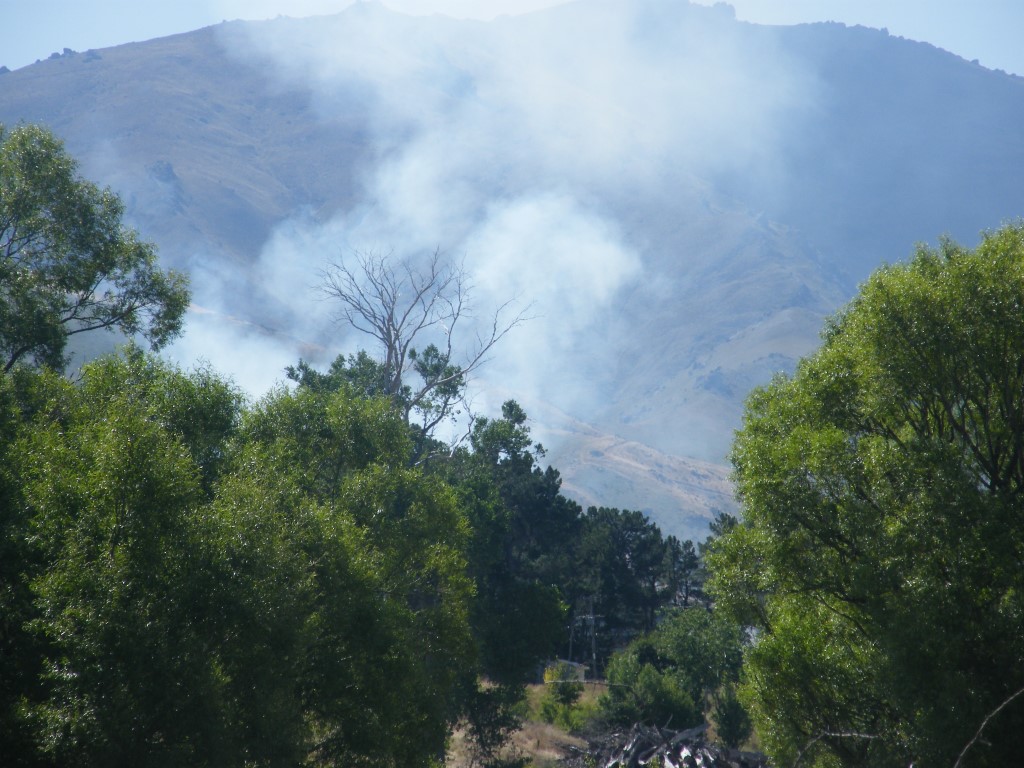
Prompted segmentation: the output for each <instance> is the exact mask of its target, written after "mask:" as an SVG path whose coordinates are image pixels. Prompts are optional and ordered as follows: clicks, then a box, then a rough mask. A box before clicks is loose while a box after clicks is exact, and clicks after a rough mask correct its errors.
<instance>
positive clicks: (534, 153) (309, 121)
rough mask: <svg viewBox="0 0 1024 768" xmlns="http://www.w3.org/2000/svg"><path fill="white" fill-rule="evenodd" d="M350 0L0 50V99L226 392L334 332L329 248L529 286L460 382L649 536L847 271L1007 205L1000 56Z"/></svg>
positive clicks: (1013, 90) (1010, 85)
mask: <svg viewBox="0 0 1024 768" xmlns="http://www.w3.org/2000/svg"><path fill="white" fill-rule="evenodd" d="M368 5H369V4H367V5H359V6H353V7H352V8H350V9H348V10H347V11H345V12H342V13H341V14H335V15H332V16H328V17H320V18H316V19H312V20H310V19H287V18H285V19H278V20H273V21H266V22H225V23H223V24H219V25H214V26H211V27H206V28H203V29H201V30H197V31H195V32H190V33H183V34H180V35H174V36H170V37H167V38H159V39H157V40H153V41H148V42H145V43H132V44H126V45H123V46H117V47H115V48H108V49H102V50H98V51H90V52H85V53H78V54H68V55H65V56H61V57H58V58H57V59H50V60H43V61H41V62H39V63H38V64H35V65H30V66H29V67H24V68H21V69H18V70H15V71H11V72H7V73H5V74H3V75H2V76H0V121H2V122H5V123H7V124H9V125H12V124H16V123H17V122H20V121H28V122H41V123H43V124H46V125H47V126H48V127H50V128H51V129H53V130H54V131H55V132H56V133H57V134H58V135H60V136H62V137H63V138H64V139H65V140H66V142H67V146H68V148H69V150H70V151H71V152H72V154H74V155H75V156H77V157H78V158H79V159H80V161H81V165H82V171H83V173H84V174H85V175H86V176H88V177H89V178H92V179H96V180H98V181H100V182H102V183H105V184H110V185H111V186H112V187H113V188H114V189H115V190H116V191H118V192H119V193H120V194H121V195H122V196H123V197H124V199H125V200H126V203H127V205H128V213H129V220H130V221H131V223H132V224H133V226H136V227H137V228H138V229H139V230H140V232H141V234H142V236H143V237H144V238H146V239H151V240H153V241H155V242H156V243H157V244H158V246H159V249H160V253H161V257H162V259H163V261H164V262H165V263H166V264H167V265H169V266H174V267H178V268H183V269H187V270H188V271H190V273H192V274H193V281H194V286H195V288H196V297H195V300H196V304H197V307H199V308H202V310H203V311H202V312H198V311H197V312H194V313H193V314H192V316H191V320H190V326H189V327H190V330H189V331H188V332H187V336H186V345H185V346H183V347H181V348H180V349H179V351H178V353H177V354H179V355H181V356H182V357H183V358H184V359H186V360H189V359H194V358H195V356H196V352H197V350H198V351H199V353H200V354H202V355H204V356H206V357H208V358H209V359H211V361H212V362H213V363H214V365H215V366H216V365H217V364H218V362H222V363H223V364H229V365H228V368H229V370H234V371H238V372H240V373H236V375H239V376H241V377H243V378H246V383H247V384H248V385H249V386H254V387H255V388H256V389H257V390H259V388H260V387H265V386H266V385H267V382H268V381H269V380H272V379H273V378H277V379H280V378H282V377H283V374H282V370H283V366H284V364H287V363H293V362H295V360H296V359H297V358H298V357H299V356H300V355H302V356H307V355H309V356H313V357H314V358H315V359H313V360H312V362H314V363H317V364H322V365H325V364H326V363H327V362H328V361H329V359H330V358H331V357H333V356H334V355H335V354H337V353H338V352H344V351H350V350H351V349H352V348H353V345H357V344H358V343H359V342H358V340H357V339H355V338H353V337H351V336H346V335H345V334H344V333H343V331H342V329H340V328H338V327H337V326H336V325H334V324H333V322H332V316H331V312H330V308H329V307H328V306H326V305H324V304H323V303H322V302H315V301H311V300H310V299H311V298H312V297H313V296H315V283H316V274H317V270H318V269H319V268H322V266H323V264H324V262H325V260H329V259H338V258H342V257H343V255H344V254H345V253H346V252H349V251H350V250H352V249H366V250H380V251H387V250H390V249H394V250H395V251H396V252H397V253H400V254H401V253H407V252H409V253H411V252H415V251H416V249H418V248H419V249H423V250H428V251H429V250H433V249H434V248H437V247H440V248H441V249H442V250H445V251H447V252H450V253H452V254H453V256H456V257H461V258H464V259H465V262H466V265H467V268H469V269H470V270H471V271H472V272H473V275H474V277H475V278H476V280H475V282H476V283H477V286H478V288H479V295H478V298H479V299H480V301H481V303H482V304H483V305H484V306H485V307H486V305H487V303H488V302H490V301H499V300H501V299H503V298H507V295H508V292H511V293H513V294H518V295H522V296H524V297H526V296H527V295H528V296H529V297H530V298H533V299H534V300H535V301H537V302H538V303H539V307H538V311H537V312H536V314H537V315H538V319H537V320H535V321H533V322H531V323H529V324H526V325H525V326H524V327H522V328H518V329H516V332H515V334H513V335H511V336H510V338H509V340H508V344H507V345H506V346H505V347H503V348H502V349H500V350H499V351H498V354H497V355H496V357H495V359H494V360H493V361H492V364H491V365H492V367H491V369H489V370H488V372H487V375H488V377H489V379H490V382H487V381H482V382H481V386H482V387H483V388H484V391H485V397H484V401H485V403H484V404H485V406H486V408H488V409H493V408H494V407H495V405H496V402H494V401H493V395H489V396H488V395H486V392H487V391H488V387H490V391H492V392H493V391H497V389H501V390H502V391H511V392H512V393H513V395H514V396H515V397H516V398H517V399H519V400H520V401H521V402H522V403H523V405H524V407H526V409H527V412H528V413H530V414H535V413H536V414H545V415H544V416H543V417H537V418H535V419H534V423H535V425H536V426H535V431H536V432H537V434H538V437H539V438H540V439H542V440H543V442H545V443H546V444H548V445H549V446H550V448H551V451H550V454H549V458H550V460H551V461H552V463H553V464H554V465H555V466H556V467H557V468H559V469H560V470H561V471H562V474H563V477H564V479H565V487H566V489H567V492H571V493H573V494H574V495H575V496H577V497H578V498H580V499H581V500H583V501H585V502H586V503H600V504H604V505H606V506H620V507H622V506H625V507H630V508H640V509H643V510H645V511H647V512H648V513H649V514H651V515H652V517H654V519H656V520H657V521H658V522H659V523H660V524H661V525H662V527H663V528H664V529H665V530H666V532H669V533H675V534H677V535H683V536H685V537H687V538H701V537H702V535H703V534H702V532H701V521H702V520H703V521H706V520H707V519H708V518H709V517H710V515H711V514H713V510H717V509H721V508H722V507H723V505H727V503H728V501H729V500H728V498H727V494H725V492H724V491H723V490H722V489H723V487H724V486H723V485H722V484H723V483H724V482H726V480H725V478H726V477H727V474H728V472H727V470H726V468H725V467H724V466H723V463H722V462H723V460H724V457H725V455H726V452H727V450H728V444H729V441H730V440H731V434H732V430H733V429H735V428H737V427H738V425H739V414H740V412H741V407H742V402H743V399H744V398H745V396H746V393H747V392H748V391H749V390H750V389H751V388H752V387H754V386H757V385H759V384H762V383H765V382H767V381H768V380H769V379H770V378H771V376H773V375H774V374H776V373H778V372H785V371H788V370H791V369H792V367H793V365H794V364H795V361H796V360H797V359H799V357H801V356H802V355H805V354H807V353H809V352H811V351H812V350H813V349H814V348H815V347H816V345H817V340H818V332H819V329H820V328H821V325H822V322H823V320H824V318H825V317H827V316H828V315H829V314H831V313H832V312H834V311H836V310H837V309H838V308H839V307H841V306H842V304H843V303H844V302H845V301H847V300H848V299H849V298H850V297H851V296H852V295H853V293H854V290H855V288H856V285H857V283H858V282H859V281H860V280H863V279H864V277H866V275H867V274H868V272H870V271H871V269H873V268H874V267H876V266H878V265H879V264H881V263H883V262H886V261H896V260H899V259H902V258H905V257H907V256H909V255H910V253H911V252H912V249H913V245H914V243H915V242H917V241H920V240H934V238H937V237H938V236H939V235H941V234H944V233H948V234H951V235H952V236H953V237H955V238H957V239H960V240H962V241H964V242H965V244H972V243H973V242H974V240H975V239H976V237H977V234H978V232H980V231H981V230H983V229H989V228H994V227H996V226H998V225H999V224H1001V223H1002V222H1003V221H1006V220H1008V219H1012V218H1015V217H1017V216H1019V215H1020V214H1021V212H1022V211H1024V188H1021V187H1020V185H1019V184H1018V183H1017V178H1018V176H1019V169H1020V168H1021V167H1022V166H1024V137H1022V136H1021V134H1020V132H1019V131H1014V130H1013V126H1015V125H1020V124H1022V123H1024V80H1022V79H1021V78H1017V77H1014V76H1010V75H1005V74H1000V73H997V72H993V71H991V70H986V69H984V68H983V67H980V66H978V65H976V64H972V63H970V62H966V61H964V60H962V59H960V58H959V57H956V56H955V55H954V54H950V53H948V52H945V51H942V50H941V49H938V48H935V47H934V46H931V45H929V44H927V43H917V42H914V41H909V40H903V39H902V38H895V37H891V36H889V35H888V34H887V33H885V32H884V31H881V30H872V29H868V28H862V27H847V26H845V25H838V24H812V25H798V26H794V27H764V26H760V25H756V24H750V23H747V22H738V21H736V20H735V19H734V18H733V17H732V16H731V15H730V14H729V13H728V12H727V11H726V10H725V9H721V8H720V9H717V10H716V9H714V8H706V7H703V6H691V5H689V4H683V3H669V2H661V1H658V2H650V3H644V4H642V7H638V6H637V5H636V4H625V3H621V2H601V3H593V2H590V3H587V2H578V3H570V4H566V5H564V6H560V7H558V8H556V9H550V10H548V11H539V12H536V13H533V14H528V15H526V16H521V17H503V18H499V19H496V20H495V21H493V22H463V21H458V20H454V19H449V18H446V17H439V16H436V17H409V16H404V15H402V14H398V13H396V12H393V11H390V10H388V9H386V8H383V7H380V8H377V9H376V10H375V9H373V8H370V7H368ZM584 28H585V29H589V30H591V32H592V37H591V38H589V39H582V40H581V39H579V34H578V32H579V30H580V29H584ZM570 31H573V32H572V35H576V36H575V37H573V36H572V35H570ZM502 291H506V293H505V294H504V295H503V294H502ZM217 318H223V319H222V320H218V319H217ZM231 318H234V319H235V320H230V319H231ZM235 321H237V322H235ZM259 327H263V328H270V329H274V332H273V333H272V334H270V335H269V336H268V335H267V334H264V333H263V332H260V331H258V330H255V329H257V328H259ZM245 328H248V329H249V330H240V329H245ZM288 338H292V339H304V340H306V343H305V344H304V345H301V344H300V343H299V342H297V341H289V340H287V339H288ZM317 350H323V351H322V353H321V355H320V357H318V358H317V357H316V353H317ZM258 364H262V365H263V366H264V367H268V368H273V367H274V366H276V370H275V371H274V372H273V374H272V375H270V374H267V373H266V372H263V373H262V374H260V373H256V372H255V369H256V368H257V365H258ZM232 366H234V367H232ZM249 376H253V377H254V378H253V379H252V381H253V382H256V384H250V383H249V381H248V377H249ZM495 382H501V387H498V388H495ZM556 414H563V416H557V415H556ZM645 452H646V453H645ZM599 454H600V455H599ZM641 455H642V456H645V457H646V458H644V461H648V462H650V463H651V464H652V465H653V466H659V465H660V466H661V467H662V468H663V470H662V478H661V479H659V478H656V477H654V474H655V473H654V472H652V471H645V470H644V469H643V468H642V467H641V466H639V464H638V463H637V462H636V461H635V459H636V457H637V456H641ZM709 467H717V470H716V471H715V472H711V471H710V469H708V468H709ZM649 469H650V468H648V470H649ZM673 477H674V478H675V479H672V478H673ZM701 477H703V478H704V479H703V480H700V482H703V483H704V485H703V486H700V487H701V488H702V490H700V491H699V492H697V493H690V491H689V490H686V491H684V490H681V489H685V488H689V486H688V485H687V483H690V482H691V479H692V478H698V479H699V478H701ZM688 493H689V494H690V495H689V496H688V495H687V494H688ZM732 508H734V507H732Z"/></svg>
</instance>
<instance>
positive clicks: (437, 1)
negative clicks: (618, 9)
mask: <svg viewBox="0 0 1024 768" xmlns="http://www.w3.org/2000/svg"><path fill="white" fill-rule="evenodd" d="M565 1H566V0H384V4H385V5H387V6H389V7H391V8H394V9H396V10H401V11H404V12H408V13H417V14H423V13H431V12H438V13H445V14H448V15H451V16H460V17H475V18H491V17H494V16H495V15H498V14H503V13H509V14H515V13H523V12H527V11H531V10H535V9H537V8H541V7H544V6H549V5H557V4H560V2H565ZM583 1H584V2H586V0H583ZM682 1H683V0H680V2H682ZM351 2H352V0H173V1H172V0H0V26H2V28H3V30H4V36H3V43H2V45H0V65H6V66H8V67H10V68H11V69H16V68H18V67H23V66H25V65H27V64H31V63H32V62H34V61H35V60H36V59H42V58H46V57H47V56H48V55H49V54H50V53H52V52H54V51H60V50H62V49H63V48H65V47H66V48H71V49H73V50H76V51H84V50H88V49H90V48H106V47H109V46H113V45H118V44H120V43H127V42H133V41H139V40H148V39H151V38H154V37H163V36H165V35H170V34H175V33H177V32H187V31H189V30H192V29H198V28H199V27H204V26H207V25H210V24H216V23H219V22H220V21H223V20H226V19H236V18H246V19H259V18H272V17H274V16H277V15H287V16H308V15H313V14H318V13H332V12H335V11H338V10H341V9H342V8H345V7H346V6H348V5H350V4H351ZM702 4H704V5H711V4H713V2H712V0H703V1H702ZM730 4H731V5H732V6H733V7H734V8H735V9H736V14H737V17H738V18H740V19H744V20H747V21H754V22H758V23H762V24H795V23H799V22H806V21H842V22H844V23H846V24H851V25H852V24H863V25H865V26H871V27H886V28H888V30H889V32H890V33H891V34H893V35H901V36H903V37H908V38H911V39H914V40H924V41H926V42H929V43H933V44H935V45H937V46H939V47H941V48H945V49H946V50H948V51H952V52H953V53H955V54H957V55H959V56H962V57H964V58H965V59H978V60H979V61H980V62H981V63H982V64H983V65H985V66H987V67H990V68H992V69H1003V70H1006V71H1007V72H1012V73H1014V74H1024V46H1021V45H1020V34H1021V31H1022V30H1024V2H1021V0H733V1H732V2H731V3H730Z"/></svg>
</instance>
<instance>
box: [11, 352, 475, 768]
mask: <svg viewBox="0 0 1024 768" xmlns="http://www.w3.org/2000/svg"><path fill="white" fill-rule="evenodd" d="M0 406H2V408H0V437H2V438H3V439H2V441H0V453H2V455H3V456H4V458H5V461H4V463H3V465H2V471H0V493H2V494H3V501H4V502H5V504H4V507H3V517H2V518H0V525H2V526H3V532H4V534H5V538H4V539H3V541H2V542H0V547H3V554H4V555H5V557H4V559H3V561H2V562H0V575H2V576H3V579H4V581H3V590H2V591H0V600H2V601H3V607H4V613H3V620H2V621H3V624H2V625H0V626H2V628H3V634H2V635H0V643H2V644H3V650H4V655H3V657H2V659H0V667H2V670H3V678H2V684H0V707H2V709H0V724H2V725H3V729H2V735H0V742H2V744H3V746H4V748H5V750H9V751H8V752H5V754H13V755H18V759H19V760H20V761H21V763H20V764H24V765H36V764H40V765H47V764H55V765H72V766H73V765H81V766H92V765H104V766H105V765H133V766H134V765H139V766H147V765H160V766H164V765H190V766H191V765H195V766H203V765H210V766H232V765H237V766H241V765H296V764H300V763H303V762H305V761H309V760H312V761H315V762H316V763H317V764H319V765H384V766H387V765H393V766H415V765H429V764H430V763H431V762H432V760H433V759H434V757H435V756H436V755H438V754H440V753H441V751H442V750H443V747H444V743H445V739H446V737H447V734H448V731H449V729H450V727H451V726H452V724H453V723H454V721H455V720H456V718H457V717H458V716H459V714H460V712H461V711H462V710H463V703H462V702H463V696H464V693H463V676H462V673H463V670H465V669H467V668H470V667H471V661H472V652H473V648H472V643H471V639H470V635H469V623H468V615H469V599H470V594H471V584H470V581H469V580H468V579H467V578H466V575H465V570H466V563H465V559H464V550H465V546H466V537H467V530H466V525H465V520H464V519H463V517H462V515H461V514H460V512H459V510H458V508H457V505H456V500H455V496H454V494H453V493H452V491H451V489H449V488H448V487H447V486H445V485H444V484H443V483H441V482H440V480H438V479H437V478H429V477H424V476H423V475H422V474H420V473H419V472H417V471H415V470H411V469H408V468H406V465H407V463H408V455H409V452H410V451H411V444H410V441H409V437H408V433H407V430H406V427H405V425H404V423H403V422H402V420H401V419H400V418H399V417H397V416H396V415H395V414H394V412H393V410H392V409H391V407H390V406H389V404H388V403H387V402H386V401H378V400H372V399H353V398H351V397H350V396H349V395H347V394H345V393H334V394H331V395H317V394H314V393H312V392H309V391H303V392H300V393H298V394H295V395H292V394H289V393H286V392H283V391H282V392H278V393H275V394H273V395H271V396H270V397H268V398H267V399H266V400H265V401H264V402H263V403H261V404H260V405H259V406H257V407H255V408H253V409H250V410H249V411H247V412H246V411H243V410H242V403H241V400H240V398H239V396H238V395H237V393H236V392H235V391H234V390H233V389H232V388H231V387H230V386H229V385H226V384H224V383H223V382H221V381H219V380H218V379H216V377H214V376H213V375H212V374H210V373H209V371H206V370H200V371H198V372H195V373H192V374H184V373H182V372H180V371H178V370H176V369H174V368H171V367H169V366H167V365H165V364H162V363H160V362H158V361H156V360H154V359H152V358H149V357H147V356H145V355H143V354H142V353H140V352H138V351H137V350H130V351H129V352H128V354H127V357H123V358H110V359H104V360H100V361H98V362H96V363H94V364H91V365H88V366H86V367H85V368H84V369H83V371H82V379H81V382H80V383H79V384H78V386H73V385H71V384H69V383H67V382H65V381H63V380H61V379H59V378H57V377H56V376H54V375H51V374H32V373H29V372H28V371H25V370H22V371H19V372H18V373H17V374H16V376H14V377H5V378H4V379H3V380H2V383H0Z"/></svg>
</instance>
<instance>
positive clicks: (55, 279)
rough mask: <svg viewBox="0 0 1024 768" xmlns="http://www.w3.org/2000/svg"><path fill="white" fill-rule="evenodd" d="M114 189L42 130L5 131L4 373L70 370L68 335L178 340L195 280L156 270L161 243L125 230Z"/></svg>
mask: <svg viewBox="0 0 1024 768" xmlns="http://www.w3.org/2000/svg"><path fill="white" fill-rule="evenodd" d="M123 215H124V206H123V204H122V203H121V200H120V199H119V198H118V197H117V195H115V194H114V193H113V192H111V191H110V190H101V189H99V188H97V187H96V186H95V185H93V184H91V183H89V182H88V181H85V180H83V179H81V178H79V177H78V176H77V173H76V164H75V161H74V160H73V159H72V158H71V157H69V156H68V155H67V153H66V152H65V150H64V146H63V145H62V144H61V142H60V141H59V140H58V139H56V138H55V137H54V136H53V135H52V134H51V133H49V132H48V131H47V130H45V129H44V128H40V127H38V126H32V125H26V126H19V127H18V128H15V129H14V130H12V131H6V130H5V129H4V127H3V126H2V125H0V287H2V290H0V367H2V369H3V371H4V372H7V371H10V370H11V368H12V367H13V366H14V365H15V364H16V363H19V362H24V363H28V362H31V363H33V364H35V365H48V366H51V367H53V368H55V369H61V368H63V366H64V363H65V356H64V350H65V346H66V343H67V339H68V337H69V336H71V335H74V334H78V333H83V332H86V331H90V330H96V329H103V328H105V329H109V330H115V329H116V330H120V331H122V332H123V333H125V334H127V335H128V336H132V335H135V334H140V335H141V336H143V337H144V338H146V339H147V340H148V341H149V342H150V343H151V344H152V346H153V347H154V348H159V347H160V346H162V345H163V344H165V343H166V342H167V341H169V340H170V339H172V338H173V337H175V336H176V335H178V333H179V332H180V330H181V321H182V317H183V315H184V313H185V309H186V308H187V306H188V289H187V280H186V279H185V277H184V276H183V275H181V274H178V273H176V272H163V271H161V270H160V269H159V268H158V266H157V261H156V254H155V252H154V250H153V247H152V246H151V245H149V244H147V243H143V242H140V241H139V240H138V239H137V237H136V234H135V233H134V232H132V231H130V230H128V229H126V228H125V227H124V225H123V224H122V221H121V220H122V217H123Z"/></svg>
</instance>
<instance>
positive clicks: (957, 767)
mask: <svg viewBox="0 0 1024 768" xmlns="http://www.w3.org/2000/svg"><path fill="white" fill-rule="evenodd" d="M1021 694H1024V688H1021V689H1020V690H1019V691H1017V692H1016V693H1014V694H1013V695H1011V696H1010V697H1009V698H1008V699H1006V700H1005V701H1004V702H1003V703H1002V704H1000V705H999V706H998V707H996V708H995V709H993V710H992V711H991V712H989V714H988V716H987V717H986V718H985V719H984V720H983V721H982V723H981V725H980V726H979V727H978V732H977V733H975V734H974V738H972V739H971V740H970V741H969V742H967V746H965V747H964V749H963V751H962V752H961V753H960V756H959V757H957V759H956V762H955V763H953V768H960V763H962V762H963V759H964V755H966V754H967V753H968V752H969V751H970V750H971V747H973V746H974V745H975V744H976V743H977V741H978V739H980V738H981V732H982V731H984V730H985V727H986V726H987V725H988V723H989V721H990V720H991V719H992V718H993V717H995V716H996V715H998V714H999V713H1000V712H1002V711H1003V710H1004V709H1005V708H1006V707H1007V706H1009V705H1010V702H1012V701H1013V700H1014V699H1016V698H1017V697H1018V696H1020V695H1021Z"/></svg>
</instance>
